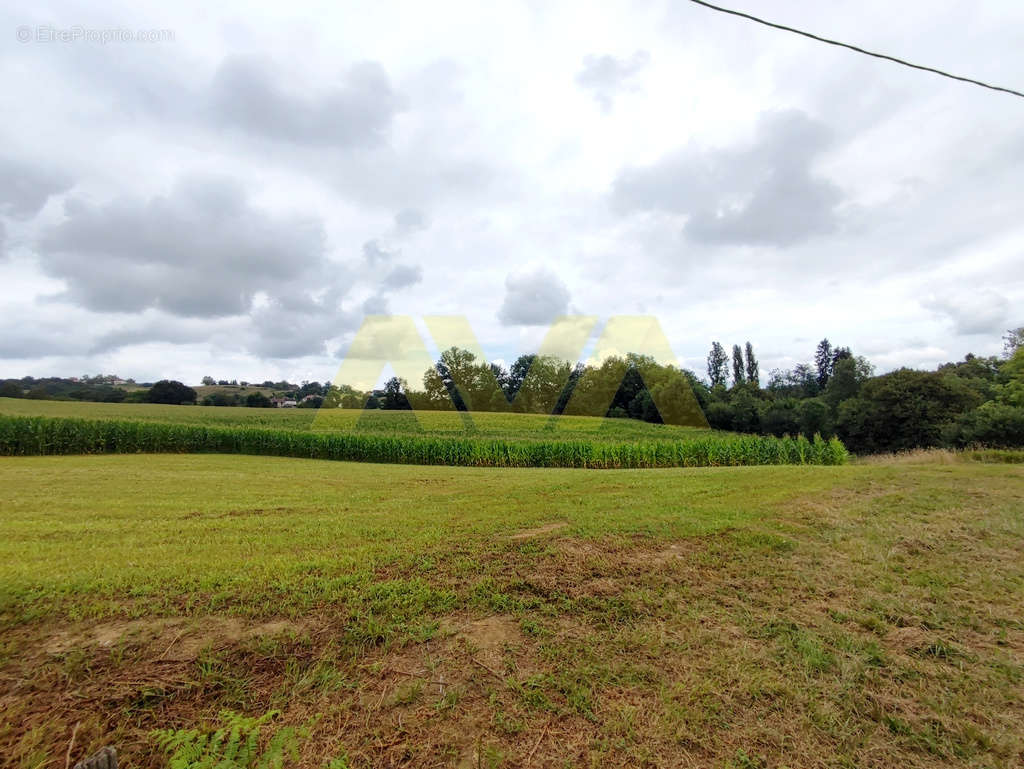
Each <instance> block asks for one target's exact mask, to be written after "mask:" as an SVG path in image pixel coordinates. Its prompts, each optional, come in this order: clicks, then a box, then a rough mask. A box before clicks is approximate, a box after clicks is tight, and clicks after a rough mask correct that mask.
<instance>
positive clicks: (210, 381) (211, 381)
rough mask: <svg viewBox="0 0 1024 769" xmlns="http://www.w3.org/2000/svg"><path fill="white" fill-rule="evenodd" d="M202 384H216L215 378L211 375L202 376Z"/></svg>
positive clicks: (207, 385)
mask: <svg viewBox="0 0 1024 769" xmlns="http://www.w3.org/2000/svg"><path fill="white" fill-rule="evenodd" d="M203 384H204V385H205V386H206V387H210V386H211V385H215V384H217V380H216V379H214V378H213V377H212V376H204V377H203Z"/></svg>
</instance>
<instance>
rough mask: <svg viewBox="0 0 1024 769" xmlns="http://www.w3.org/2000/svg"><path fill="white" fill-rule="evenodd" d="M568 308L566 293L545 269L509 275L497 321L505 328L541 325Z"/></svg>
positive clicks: (561, 284)
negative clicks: (506, 326) (509, 326)
mask: <svg viewBox="0 0 1024 769" xmlns="http://www.w3.org/2000/svg"><path fill="white" fill-rule="evenodd" d="M568 309H569V290H568V289H567V288H566V287H565V284H564V283H563V282H562V281H561V279H559V277H558V276H557V275H554V274H552V273H550V272H548V271H546V270H537V271H535V272H532V273H529V274H526V275H518V276H516V275H509V276H508V277H507V278H506V280H505V300H504V302H502V305H501V309H500V310H499V311H498V319H499V320H500V321H501V322H502V323H504V324H505V325H523V326H542V325H544V324H547V323H550V322H551V321H552V320H553V319H554V318H556V317H558V316H559V315H564V314H565V313H566V312H567V311H568Z"/></svg>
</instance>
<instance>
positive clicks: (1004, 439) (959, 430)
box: [943, 401, 1024, 448]
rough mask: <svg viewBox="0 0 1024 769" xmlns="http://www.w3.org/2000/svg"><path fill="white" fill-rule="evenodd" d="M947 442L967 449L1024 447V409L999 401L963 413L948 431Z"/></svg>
mask: <svg viewBox="0 0 1024 769" xmlns="http://www.w3.org/2000/svg"><path fill="white" fill-rule="evenodd" d="M943 438H944V440H945V442H947V443H949V444H950V445H952V446H956V447H958V448H959V447H964V446H972V445H983V446H989V447H993V448H1018V447H1020V446H1024V408H1020V407H1017V406H1008V405H1006V404H1003V403H996V402H995V401H988V402H987V403H982V404H981V405H980V406H979V407H978V408H976V409H974V410H973V411H968V412H967V413H966V414H962V415H961V416H960V417H959V418H958V419H957V420H956V422H955V423H954V424H952V425H950V427H949V428H948V429H947V430H946V431H944V433H943Z"/></svg>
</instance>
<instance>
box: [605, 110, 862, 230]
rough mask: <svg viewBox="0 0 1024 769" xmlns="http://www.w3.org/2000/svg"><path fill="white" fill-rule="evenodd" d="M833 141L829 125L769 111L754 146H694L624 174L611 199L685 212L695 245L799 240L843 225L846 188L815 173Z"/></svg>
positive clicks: (618, 204)
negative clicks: (840, 211) (814, 167)
mask: <svg viewBox="0 0 1024 769" xmlns="http://www.w3.org/2000/svg"><path fill="white" fill-rule="evenodd" d="M831 144H832V133H831V131H830V130H829V129H828V127H827V126H825V125H824V124H822V123H820V122H818V121H816V120H813V119H812V118H810V117H809V116H808V115H806V114H805V113H803V112H801V111H799V110H788V111H784V112H768V113H763V114H762V115H761V117H760V119H759V120H758V126H757V132H756V137H755V141H754V142H753V144H752V145H751V146H749V147H743V148H739V149H707V150H705V149H701V148H698V147H694V146H690V147H687V148H685V149H684V150H682V151H680V152H677V153H675V154H674V155H671V156H669V157H666V158H664V159H663V160H662V161H661V162H659V163H657V164H655V165H653V166H649V167H646V168H633V169H626V170H624V171H622V172H620V173H619V175H618V177H617V178H616V180H615V184H614V188H613V191H612V204H613V206H614V207H615V208H616V209H617V210H618V211H619V212H620V213H629V212H633V211H662V212H667V213H672V214H684V215H686V216H687V217H688V220H687V222H686V225H685V229H684V232H685V234H686V235H687V236H688V237H689V238H690V239H691V240H693V241H697V242H702V243H709V244H723V243H732V244H755V245H757V244H764V245H774V246H785V245H791V244H794V243H799V242H801V241H805V240H807V239H809V238H811V237H813V236H815V235H819V234H823V233H827V232H830V231H833V230H835V229H836V228H837V226H838V224H839V214H838V211H837V207H838V206H839V204H840V203H841V202H842V200H843V196H842V192H841V190H840V189H839V188H838V187H837V186H836V185H835V184H834V183H832V182H831V181H829V180H827V179H825V178H821V177H818V176H815V175H814V174H813V172H812V164H813V162H814V161H815V160H816V159H817V158H818V157H819V156H820V155H821V154H822V153H823V152H824V151H825V150H826V149H827V148H829V147H830V146H831Z"/></svg>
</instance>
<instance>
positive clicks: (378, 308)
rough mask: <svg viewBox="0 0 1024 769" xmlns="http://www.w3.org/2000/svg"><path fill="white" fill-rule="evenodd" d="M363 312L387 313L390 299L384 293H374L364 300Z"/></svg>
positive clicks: (370, 313) (368, 313) (373, 313)
mask: <svg viewBox="0 0 1024 769" xmlns="http://www.w3.org/2000/svg"><path fill="white" fill-rule="evenodd" d="M363 312H364V313H366V314H367V315H387V314H388V299H387V297H386V296H383V295H382V294H374V295H373V296H371V297H368V298H367V299H366V301H364V302H363Z"/></svg>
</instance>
